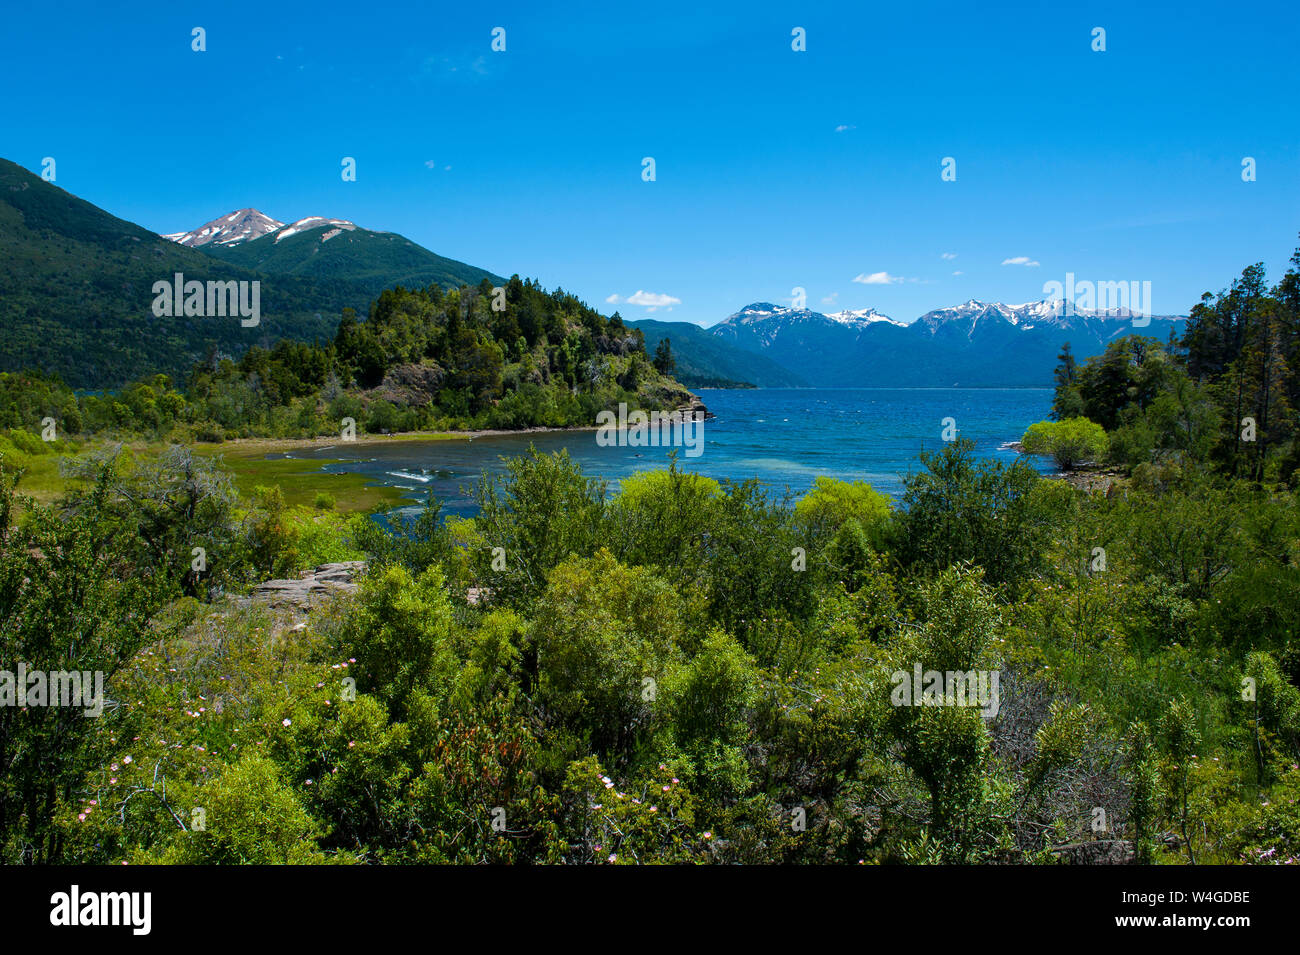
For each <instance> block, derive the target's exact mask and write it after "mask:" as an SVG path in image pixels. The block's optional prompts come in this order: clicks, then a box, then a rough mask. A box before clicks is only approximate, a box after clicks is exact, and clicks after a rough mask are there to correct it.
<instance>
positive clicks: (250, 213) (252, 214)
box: [163, 209, 357, 248]
mask: <svg viewBox="0 0 1300 955" xmlns="http://www.w3.org/2000/svg"><path fill="white" fill-rule="evenodd" d="M320 228H326V231H325V232H324V233H323V234H322V235H321V241H322V242H328V241H329V240H330V239H332V238H334V237H335V236H336V235H338V234H339V233H340V232H344V231H348V232H351V231H353V230H355V229H356V228H357V225H356V223H355V222H349V221H348V220H347V219H329V218H326V217H325V216H307V217H306V218H305V219H299V220H298V221H297V222H290V223H289V224H288V225H285V224H284V223H283V222H280V221H279V220H278V219H272V218H271V217H270V216H268V215H266V214H265V213H262V212H258V211H257V210H256V209H238V210H236V211H235V212H232V213H230V214H229V215H225V216H222V217H221V218H220V219H213V220H212V221H211V222H208V223H205V224H203V225H201V226H199V227H198V228H197V229H195V230H194V231H193V232H173V233H171V234H170V235H164V236H163V238H164V239H171V240H172V241H173V242H179V243H180V244H181V245H188V246H190V247H191V248H193V247H196V246H201V245H208V244H209V243H212V244H213V245H214V246H219V247H229V246H232V245H240V244H241V243H244V242H251V241H253V240H254V239H260V238H261V237H262V236H264V235H270V234H271V233H275V241H276V242H277V243H278V242H280V241H281V240H283V239H287V238H289V237H290V236H294V235H298V234H299V233H301V232H310V231H311V230H312V229H320Z"/></svg>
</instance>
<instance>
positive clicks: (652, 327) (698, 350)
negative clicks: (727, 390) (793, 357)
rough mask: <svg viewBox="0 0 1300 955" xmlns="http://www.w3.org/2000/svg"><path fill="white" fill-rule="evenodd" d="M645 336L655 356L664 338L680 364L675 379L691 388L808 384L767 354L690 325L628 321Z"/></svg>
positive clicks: (797, 385)
mask: <svg viewBox="0 0 1300 955" xmlns="http://www.w3.org/2000/svg"><path fill="white" fill-rule="evenodd" d="M627 325H628V327H630V328H639V329H640V330H641V333H642V334H643V335H645V345H646V350H647V351H649V352H650V353H651V354H654V350H655V348H656V347H657V346H658V344H659V342H660V341H661V340H663V339H664V338H667V339H668V340H669V345H670V347H671V348H672V352H673V358H674V359H675V360H676V362H677V371H676V373H675V375H676V378H677V380H678V381H680V382H681V383H682V384H684V385H686V386H687V387H688V388H692V387H704V388H707V387H710V386H712V387H718V386H723V387H725V386H727V384H728V383H730V384H733V385H734V384H750V385H757V386H758V387H760V388H801V387H805V386H807V384H808V383H807V382H806V381H804V380H803V379H802V378H800V377H799V376H798V375H796V374H795V373H794V372H792V371H790V370H788V369H786V368H783V367H781V366H780V365H778V364H777V363H776V362H775V361H773V360H772V359H771V358H768V357H767V356H766V355H758V354H755V353H753V352H749V351H746V350H745V349H743V348H738V347H736V346H735V345H732V344H731V343H730V342H727V341H724V340H722V339H721V338H719V337H717V336H716V335H713V334H711V333H710V332H709V330H708V329H705V328H701V327H700V326H698V325H695V324H692V323H691V322H660V321H656V320H654V319H642V320H640V321H635V322H628V323H627Z"/></svg>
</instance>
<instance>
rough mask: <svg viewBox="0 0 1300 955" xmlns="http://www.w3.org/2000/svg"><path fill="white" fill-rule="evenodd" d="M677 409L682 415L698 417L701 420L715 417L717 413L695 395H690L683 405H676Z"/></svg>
mask: <svg viewBox="0 0 1300 955" xmlns="http://www.w3.org/2000/svg"><path fill="white" fill-rule="evenodd" d="M677 411H678V412H680V413H681V414H682V415H683V416H684V417H688V418H698V419H700V420H701V421H704V420H707V419H709V418H716V417H717V415H715V414H714V413H713V412H712V411H710V410H709V409H708V408H706V407H705V406H704V402H703V401H701V400H700V399H699V397H698V396H696V395H691V400H690V401H688V402H687V403H686V404H684V405H680V406H678V408H677Z"/></svg>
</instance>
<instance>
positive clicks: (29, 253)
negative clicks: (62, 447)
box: [0, 159, 369, 388]
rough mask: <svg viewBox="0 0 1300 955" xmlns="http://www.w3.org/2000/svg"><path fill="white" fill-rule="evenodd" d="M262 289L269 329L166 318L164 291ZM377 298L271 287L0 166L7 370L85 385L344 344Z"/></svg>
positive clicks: (346, 288)
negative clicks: (177, 278)
mask: <svg viewBox="0 0 1300 955" xmlns="http://www.w3.org/2000/svg"><path fill="white" fill-rule="evenodd" d="M176 272H181V273H183V274H184V276H185V279H186V280H187V281H188V280H191V279H197V280H199V281H204V282H206V281H208V280H220V281H226V280H247V281H252V280H256V279H260V280H261V282H262V285H261V315H262V317H261V323H260V324H259V325H257V326H256V327H251V328H243V327H241V325H240V322H239V320H238V319H237V318H156V317H154V315H153V312H152V309H151V306H152V304H153V299H154V296H153V292H152V289H153V284H154V283H155V282H157V281H160V280H166V281H171V279H172V276H173V274H174V273H176ZM368 297H369V293H368V292H367V291H366V289H365V288H364V287H363V286H362V285H359V284H358V283H355V282H352V281H347V280H340V279H337V278H331V279H322V278H320V277H315V276H313V277H298V276H287V275H286V276H276V277H269V276H264V275H259V274H256V273H253V272H250V271H249V270H247V269H244V268H239V267H237V266H235V265H232V264H229V263H225V262H221V261H219V260H217V259H214V258H213V257H211V256H208V255H204V254H203V253H202V252H198V251H196V250H193V249H188V248H185V247H184V246H180V245H177V244H176V243H174V242H170V241H168V240H167V239H164V238H162V237H161V236H158V235H155V234H154V233H152V232H150V231H149V230H147V229H144V228H141V227H140V226H138V225H135V224H134V223H131V222H127V221H125V220H123V219H119V218H117V217H116V216H113V215H110V214H109V213H107V212H105V211H104V210H103V209H100V208H98V207H97V206H95V205H93V204H91V203H89V202H86V201H85V200H83V199H79V198H77V197H76V196H73V195H71V194H70V193H68V192H65V191H64V190H63V189H60V188H59V187H57V186H54V185H51V184H50V183H47V182H45V181H44V180H42V179H41V178H40V177H39V176H36V175H33V174H32V173H30V172H28V171H27V170H26V169H23V168H22V167H21V166H18V165H16V164H14V163H12V162H9V161H8V160H4V159H0V328H2V329H3V334H0V371H16V370H20V369H24V368H39V369H42V370H44V371H46V372H55V373H57V374H59V375H60V376H62V377H63V379H64V380H65V381H67V382H68V383H69V384H71V385H74V386H76V387H86V388H97V387H108V386H114V385H120V384H123V383H125V382H127V381H130V380H132V379H133V378H136V377H138V376H140V375H142V374H145V373H146V372H153V371H164V372H169V373H178V372H181V371H183V370H184V369H186V368H188V367H189V366H190V365H191V364H192V363H193V362H194V361H195V360H198V359H201V358H203V357H204V356H205V355H207V354H208V353H209V352H210V351H211V350H212V349H216V350H218V351H219V352H224V353H229V354H240V353H242V352H243V351H245V350H247V348H248V347H249V346H251V345H270V344H273V343H274V342H275V341H277V340H279V339H280V338H285V337H290V338H296V339H301V340H306V341H311V340H312V339H313V338H317V337H319V338H321V339H325V338H328V337H330V336H332V335H333V333H334V329H335V328H336V327H337V325H338V316H339V314H340V313H341V311H342V309H343V307H344V306H346V305H351V304H354V303H355V304H358V306H359V307H362V308H364V307H365V305H366V304H367V302H368Z"/></svg>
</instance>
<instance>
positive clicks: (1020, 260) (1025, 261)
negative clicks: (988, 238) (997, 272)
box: [1002, 255, 1038, 268]
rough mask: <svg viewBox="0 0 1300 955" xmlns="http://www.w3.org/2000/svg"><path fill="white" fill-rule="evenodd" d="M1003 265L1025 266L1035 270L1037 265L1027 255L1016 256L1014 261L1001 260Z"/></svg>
mask: <svg viewBox="0 0 1300 955" xmlns="http://www.w3.org/2000/svg"><path fill="white" fill-rule="evenodd" d="M1002 264H1003V265H1025V266H1028V267H1029V268H1037V267H1038V263H1037V262H1035V261H1034V260H1033V259H1031V258H1030V257H1029V256H1027V255H1017V256H1016V257H1015V258H1014V259H1003V260H1002Z"/></svg>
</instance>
